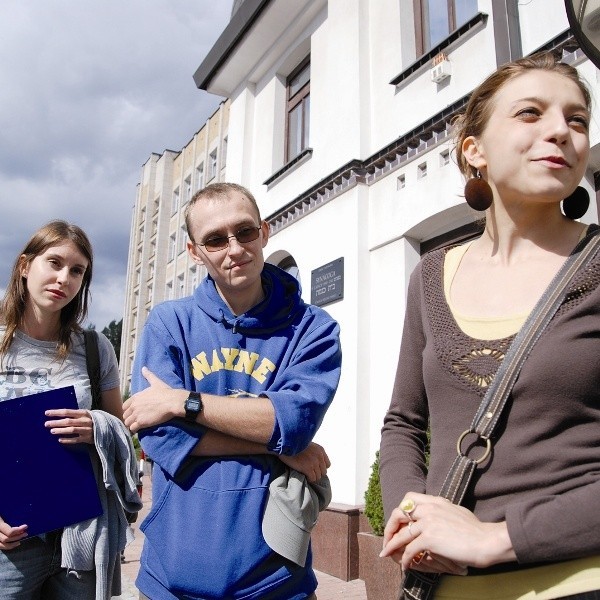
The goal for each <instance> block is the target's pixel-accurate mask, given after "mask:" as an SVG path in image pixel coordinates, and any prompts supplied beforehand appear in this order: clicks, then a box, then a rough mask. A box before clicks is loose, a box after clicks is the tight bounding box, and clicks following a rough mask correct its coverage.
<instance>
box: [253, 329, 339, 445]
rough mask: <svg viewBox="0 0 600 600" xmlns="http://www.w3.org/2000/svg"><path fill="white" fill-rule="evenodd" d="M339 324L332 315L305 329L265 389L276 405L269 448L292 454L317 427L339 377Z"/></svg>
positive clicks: (306, 442)
mask: <svg viewBox="0 0 600 600" xmlns="http://www.w3.org/2000/svg"><path fill="white" fill-rule="evenodd" d="M339 333H340V330H339V325H338V324H337V323H336V322H335V321H334V320H332V319H329V320H328V321H327V322H326V323H324V324H322V325H320V326H318V327H316V328H315V329H314V330H311V331H308V332H306V334H304V335H303V336H302V343H301V345H300V346H299V347H298V348H297V349H296V351H295V352H294V355H293V357H292V360H291V362H290V364H289V365H287V366H286V368H285V369H283V370H282V372H281V373H280V374H279V376H278V377H277V378H276V379H275V381H274V382H273V385H272V386H271V387H270V388H269V389H268V390H266V391H265V393H264V395H265V396H268V397H269V398H270V400H271V402H272V403H273V407H274V408H275V427H274V429H273V435H272V436H271V439H270V440H269V443H268V448H269V450H271V451H273V452H277V453H278V454H286V455H294V454H298V453H299V452H301V451H302V450H304V449H305V448H306V447H307V446H308V444H309V443H310V442H311V440H312V439H313V437H314V435H315V434H316V432H317V430H318V429H319V427H320V425H321V422H322V421H323V418H324V417H325V413H326V411H327V409H328V408H329V405H330V404H331V401H332V400H333V396H334V395H335V391H336V389H337V385H338V382H339V379H340V371H341V364H342V351H341V347H340V340H339Z"/></svg>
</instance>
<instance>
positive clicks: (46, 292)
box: [21, 240, 88, 312]
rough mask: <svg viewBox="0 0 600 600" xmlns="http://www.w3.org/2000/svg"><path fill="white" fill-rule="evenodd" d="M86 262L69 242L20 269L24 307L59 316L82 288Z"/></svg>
mask: <svg viewBox="0 0 600 600" xmlns="http://www.w3.org/2000/svg"><path fill="white" fill-rule="evenodd" d="M87 267H88V260H87V258H86V257H85V256H84V255H83V254H82V253H81V252H80V250H79V249H78V248H77V246H76V245H75V244H74V243H73V242H71V241H70V240H68V241H65V242H63V243H61V244H58V245H56V246H50V247H49V248H47V249H46V251H45V252H43V253H42V254H39V255H38V256H36V257H35V258H34V259H33V260H32V261H31V262H30V263H29V264H28V265H26V266H25V267H24V268H23V271H22V273H21V275H22V276H23V277H25V278H26V280H27V283H26V285H27V291H28V296H27V303H28V304H29V303H30V304H32V307H33V308H35V309H37V310H38V311H41V312H60V311H61V310H62V309H63V308H64V307H65V306H66V305H67V304H69V302H71V300H73V298H75V297H76V296H77V294H78V293H79V290H80V289H81V286H82V284H83V279H84V274H85V270H86V269H87Z"/></svg>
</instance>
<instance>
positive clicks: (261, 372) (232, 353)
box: [192, 348, 277, 383]
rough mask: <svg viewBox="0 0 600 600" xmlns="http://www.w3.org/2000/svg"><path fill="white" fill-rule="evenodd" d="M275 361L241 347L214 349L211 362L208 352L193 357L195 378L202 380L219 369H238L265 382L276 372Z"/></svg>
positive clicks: (239, 371) (238, 371) (237, 370)
mask: <svg viewBox="0 0 600 600" xmlns="http://www.w3.org/2000/svg"><path fill="white" fill-rule="evenodd" d="M276 368H277V367H276V365H275V363H273V362H272V361H271V360H269V359H268V358H262V359H261V358H260V356H259V355H258V354H257V353H256V352H248V350H240V349H239V348H220V350H217V349H215V350H213V351H212V356H211V360H210V362H209V361H208V357H207V356H206V352H200V353H199V354H198V355H196V356H195V357H194V358H192V374H193V376H194V378H195V379H197V380H198V381H202V379H204V378H205V377H206V376H207V375H210V374H211V373H217V372H218V371H221V370H225V371H236V372H237V373H246V375H250V376H251V377H254V379H256V381H258V382H260V383H264V382H265V381H266V379H267V377H268V375H269V373H273V372H275V369H276Z"/></svg>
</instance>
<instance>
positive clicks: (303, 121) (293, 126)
mask: <svg viewBox="0 0 600 600" xmlns="http://www.w3.org/2000/svg"><path fill="white" fill-rule="evenodd" d="M309 123H310V62H309V61H308V60H306V61H305V62H303V63H302V64H301V65H300V67H299V68H298V69H296V71H294V72H293V73H292V74H291V75H290V76H289V77H288V80H287V143H286V157H285V160H286V162H289V161H290V160H292V159H294V158H295V157H296V156H298V154H300V153H301V152H302V151H303V150H306V149H307V148H308V143H309V142H308V140H309Z"/></svg>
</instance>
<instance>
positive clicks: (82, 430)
mask: <svg viewBox="0 0 600 600" xmlns="http://www.w3.org/2000/svg"><path fill="white" fill-rule="evenodd" d="M45 414H46V416H47V417H52V419H53V420H52V421H46V422H45V423H44V425H45V426H46V427H47V428H48V429H50V433H51V434H52V435H56V436H58V441H59V442H60V443H61V444H81V443H85V444H93V443H94V422H93V421H92V417H91V415H90V411H89V410H82V409H72V408H60V409H52V410H47V411H46V413H45ZM65 436H68V437H65Z"/></svg>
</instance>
